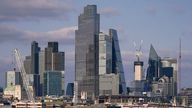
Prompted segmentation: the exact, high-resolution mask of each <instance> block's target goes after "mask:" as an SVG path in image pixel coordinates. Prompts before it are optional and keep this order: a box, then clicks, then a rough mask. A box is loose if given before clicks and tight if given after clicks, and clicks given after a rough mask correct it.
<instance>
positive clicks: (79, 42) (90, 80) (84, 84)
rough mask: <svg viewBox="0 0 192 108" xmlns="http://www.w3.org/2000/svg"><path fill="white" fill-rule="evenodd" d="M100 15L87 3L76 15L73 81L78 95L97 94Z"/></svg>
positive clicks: (89, 95)
mask: <svg viewBox="0 0 192 108" xmlns="http://www.w3.org/2000/svg"><path fill="white" fill-rule="evenodd" d="M99 31H100V15H99V14H98V13H97V7H96V5H87V6H86V7H85V8H84V12H83V13H82V14H80V16H79V17H78V30H76V31H75V81H77V82H78V95H79V96H80V94H81V92H87V96H88V97H89V98H92V97H95V96H98V95H99V72H98V35H99Z"/></svg>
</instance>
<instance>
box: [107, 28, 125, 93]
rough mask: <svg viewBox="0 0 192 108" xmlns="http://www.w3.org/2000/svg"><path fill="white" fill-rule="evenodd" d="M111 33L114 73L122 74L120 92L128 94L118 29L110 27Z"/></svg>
mask: <svg viewBox="0 0 192 108" xmlns="http://www.w3.org/2000/svg"><path fill="white" fill-rule="evenodd" d="M109 35H110V36H111V37H112V73H115V74H119V75H120V78H119V82H120V84H119V94H126V92H127V89H126V83H125V76H124V69H123V63H122V59H121V52H120V47H119V40H118V36H117V31H116V30H114V29H109Z"/></svg>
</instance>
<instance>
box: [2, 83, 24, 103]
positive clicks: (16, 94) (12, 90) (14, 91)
mask: <svg viewBox="0 0 192 108" xmlns="http://www.w3.org/2000/svg"><path fill="white" fill-rule="evenodd" d="M4 97H6V98H12V97H13V98H17V99H19V100H21V86H20V85H10V86H8V87H6V88H5V90H4Z"/></svg>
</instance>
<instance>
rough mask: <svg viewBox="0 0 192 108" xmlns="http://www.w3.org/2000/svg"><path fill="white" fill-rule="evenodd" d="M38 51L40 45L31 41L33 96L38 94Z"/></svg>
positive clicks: (39, 93)
mask: <svg viewBox="0 0 192 108" xmlns="http://www.w3.org/2000/svg"><path fill="white" fill-rule="evenodd" d="M39 51H40V47H39V46H38V43H37V42H36V41H33V42H32V43H31V72H32V74H33V75H34V84H33V86H34V91H35V96H40V95H41V92H40V76H39Z"/></svg>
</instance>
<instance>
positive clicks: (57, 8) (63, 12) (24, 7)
mask: <svg viewBox="0 0 192 108" xmlns="http://www.w3.org/2000/svg"><path fill="white" fill-rule="evenodd" d="M61 2H62V3H61ZM73 11H74V8H73V6H71V5H70V4H69V3H67V1H65V2H63V1H62V0H17V1H15V0H1V3H0V21H1V22H4V21H21V20H27V21H29V20H39V19H58V18H62V19H68V15H69V12H73Z"/></svg>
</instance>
